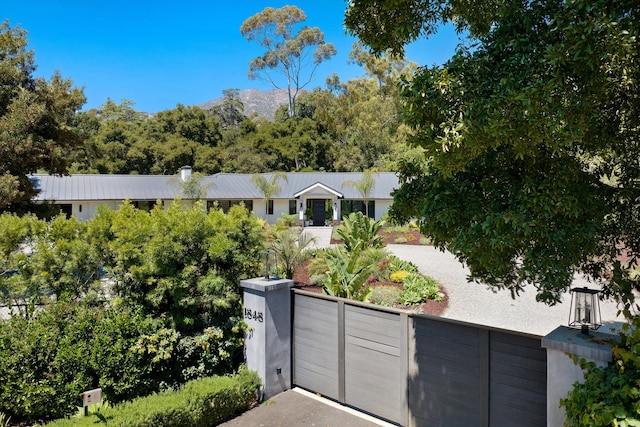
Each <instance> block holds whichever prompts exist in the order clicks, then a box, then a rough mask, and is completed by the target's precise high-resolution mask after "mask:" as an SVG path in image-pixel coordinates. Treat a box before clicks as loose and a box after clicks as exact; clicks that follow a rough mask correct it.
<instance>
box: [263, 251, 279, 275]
mask: <svg viewBox="0 0 640 427" xmlns="http://www.w3.org/2000/svg"><path fill="white" fill-rule="evenodd" d="M260 255H261V256H262V265H263V266H264V280H270V279H271V278H272V277H273V278H274V279H277V275H278V257H277V256H276V253H275V252H274V251H272V250H266V251H261V252H260Z"/></svg>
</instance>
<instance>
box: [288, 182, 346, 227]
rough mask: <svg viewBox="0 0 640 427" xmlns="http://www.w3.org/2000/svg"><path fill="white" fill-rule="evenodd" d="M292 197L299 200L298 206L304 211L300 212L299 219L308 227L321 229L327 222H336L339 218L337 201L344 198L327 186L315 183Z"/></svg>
mask: <svg viewBox="0 0 640 427" xmlns="http://www.w3.org/2000/svg"><path fill="white" fill-rule="evenodd" d="M294 197H295V198H297V199H300V206H302V207H304V209H305V210H304V211H303V212H300V216H301V219H303V218H302V217H304V219H305V220H306V221H309V223H308V224H309V225H313V226H316V227H318V226H320V227H321V226H324V225H325V224H326V223H327V221H337V220H338V218H340V214H339V212H338V209H339V203H338V200H339V199H342V198H343V197H344V196H343V194H342V193H341V192H339V191H337V190H335V189H333V188H331V187H329V186H327V185H324V184H322V183H320V182H316V183H315V184H313V185H310V186H309V187H306V188H303V189H302V190H300V191H298V192H296V193H295V194H294Z"/></svg>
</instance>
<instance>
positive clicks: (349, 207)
mask: <svg viewBox="0 0 640 427" xmlns="http://www.w3.org/2000/svg"><path fill="white" fill-rule="evenodd" d="M368 206H369V212H368V214H369V218H375V217H376V203H375V201H374V200H369V203H368ZM353 212H362V213H363V214H364V201H362V200H341V201H340V214H341V215H342V217H343V218H344V217H345V216H349V214H351V213H353Z"/></svg>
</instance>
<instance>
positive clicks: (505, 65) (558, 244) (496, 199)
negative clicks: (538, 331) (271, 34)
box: [346, 0, 640, 304]
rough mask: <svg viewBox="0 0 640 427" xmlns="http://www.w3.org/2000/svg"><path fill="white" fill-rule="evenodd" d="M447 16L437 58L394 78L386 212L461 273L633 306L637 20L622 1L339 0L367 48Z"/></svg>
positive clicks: (399, 42) (627, 0)
mask: <svg viewBox="0 0 640 427" xmlns="http://www.w3.org/2000/svg"><path fill="white" fill-rule="evenodd" d="M443 22H451V23H453V24H454V25H456V26H457V29H458V30H460V31H468V34H469V40H470V41H472V42H473V44H472V45H471V46H470V48H467V47H460V48H459V49H458V51H457V52H456V54H455V55H454V56H453V57H452V58H451V59H450V60H449V61H448V62H447V63H445V64H444V65H443V66H434V67H430V68H422V69H420V70H419V71H418V72H417V73H416V74H415V76H414V77H413V79H412V80H411V81H407V82H405V84H404V86H403V96H404V101H405V105H404V120H405V122H406V123H407V124H409V125H410V126H411V127H412V128H413V130H414V138H413V143H414V144H415V145H417V146H420V147H422V148H423V150H424V157H415V156H413V157H412V156H407V157H406V158H405V161H404V162H403V163H402V170H401V181H402V186H401V188H400V189H399V190H398V191H397V192H396V193H395V202H394V207H393V210H392V213H393V215H394V216H395V217H396V218H399V219H407V218H410V217H418V218H419V219H420V223H421V227H422V230H423V232H425V233H426V234H428V235H429V236H431V237H432V238H433V239H434V242H435V244H436V245H437V246H439V247H440V248H446V249H448V250H450V251H452V252H453V253H454V254H455V255H456V256H457V257H458V258H459V259H460V260H462V261H464V262H465V263H466V264H467V265H468V266H469V268H470V270H471V278H472V279H475V280H477V281H481V282H484V283H488V284H490V285H493V286H496V287H498V288H506V289H509V290H511V291H512V292H513V293H514V294H517V293H518V292H520V291H521V290H523V288H524V286H525V284H526V283H528V282H531V283H533V284H534V285H535V286H536V287H537V289H538V295H537V296H538V299H539V300H541V301H544V302H546V303H551V304H553V303H556V302H558V301H560V298H561V295H562V293H563V292H564V291H566V290H567V289H568V287H569V286H570V285H571V282H572V278H573V275H574V273H576V272H579V273H583V274H585V275H586V276H587V277H589V278H590V279H592V280H594V281H596V282H600V283H602V285H603V289H604V291H605V295H612V296H616V297H618V298H619V299H620V300H621V301H625V302H630V301H631V300H632V299H633V294H632V292H631V291H632V290H633V289H634V288H636V289H638V282H635V281H633V280H631V277H630V273H632V272H633V271H632V270H633V267H635V266H636V264H637V261H638V257H639V256H640V188H639V184H638V183H639V179H640V161H639V159H640V91H639V89H640V88H639V84H640V66H639V65H640V45H639V39H638V36H639V35H640V34H639V33H640V19H639V16H638V8H637V3H636V2H634V1H631V0H595V1H588V0H569V1H564V0H562V1H561V0H539V1H532V2H524V1H516V2H512V1H501V0H493V1H489V2H471V3H469V2H458V1H454V0H450V1H429V0H428V1H418V0H401V1H399V2H394V3H393V5H391V4H390V3H389V2H385V1H382V0H380V1H378V0H353V1H351V4H350V7H349V9H348V12H347V16H346V24H347V26H348V27H349V28H350V30H351V31H352V32H353V33H355V34H356V35H358V36H359V37H360V38H361V39H362V40H363V41H364V42H365V43H366V44H367V45H369V46H370V47H371V48H372V49H373V50H374V51H377V52H382V51H384V50H385V49H392V50H394V51H396V52H401V51H402V49H403V46H404V45H405V44H406V43H408V42H411V41H413V40H415V39H416V38H418V37H420V36H423V35H428V34H431V33H433V32H435V31H436V29H437V28H438V26H439V25H440V24H442V23H443Z"/></svg>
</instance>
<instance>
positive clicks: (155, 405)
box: [47, 369, 261, 427]
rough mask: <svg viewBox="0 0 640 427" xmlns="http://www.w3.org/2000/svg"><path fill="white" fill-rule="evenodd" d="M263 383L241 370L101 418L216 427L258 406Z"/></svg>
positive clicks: (59, 425)
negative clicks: (256, 404)
mask: <svg viewBox="0 0 640 427" xmlns="http://www.w3.org/2000/svg"><path fill="white" fill-rule="evenodd" d="M260 384H261V383H260V379H259V378H258V375H257V374H256V373H255V372H250V371H248V370H246V369H242V370H240V372H238V373H237V374H235V375H232V376H217V377H207V378H201V379H198V380H193V381H190V382H188V383H185V384H184V385H183V386H182V387H181V388H180V389H179V390H178V391H165V392H162V393H157V394H153V395H150V396H147V397H143V398H139V399H135V400H133V401H131V402H124V403H121V404H118V405H115V406H108V407H104V408H102V409H101V410H100V414H101V416H102V417H104V419H105V420H106V422H107V423H108V425H115V426H121V425H126V426H131V427H147V426H149V427H151V426H159V425H161V426H165V427H171V426H176V427H177V426H185V425H188V426H194V427H206V426H216V425H218V424H220V423H222V422H224V421H227V420H229V419H231V418H233V417H235V416H236V415H238V414H241V413H242V412H244V411H246V410H248V409H250V408H251V407H252V406H253V405H254V404H255V403H257V396H258V389H259V387H260ZM97 423H98V424H100V420H99V419H98V418H97V417H96V416H95V415H91V416H88V417H74V418H67V419H62V420H57V421H54V422H51V423H49V424H47V426H49V427H66V426H80V427H82V426H92V427H95V426H96V424H97Z"/></svg>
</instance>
